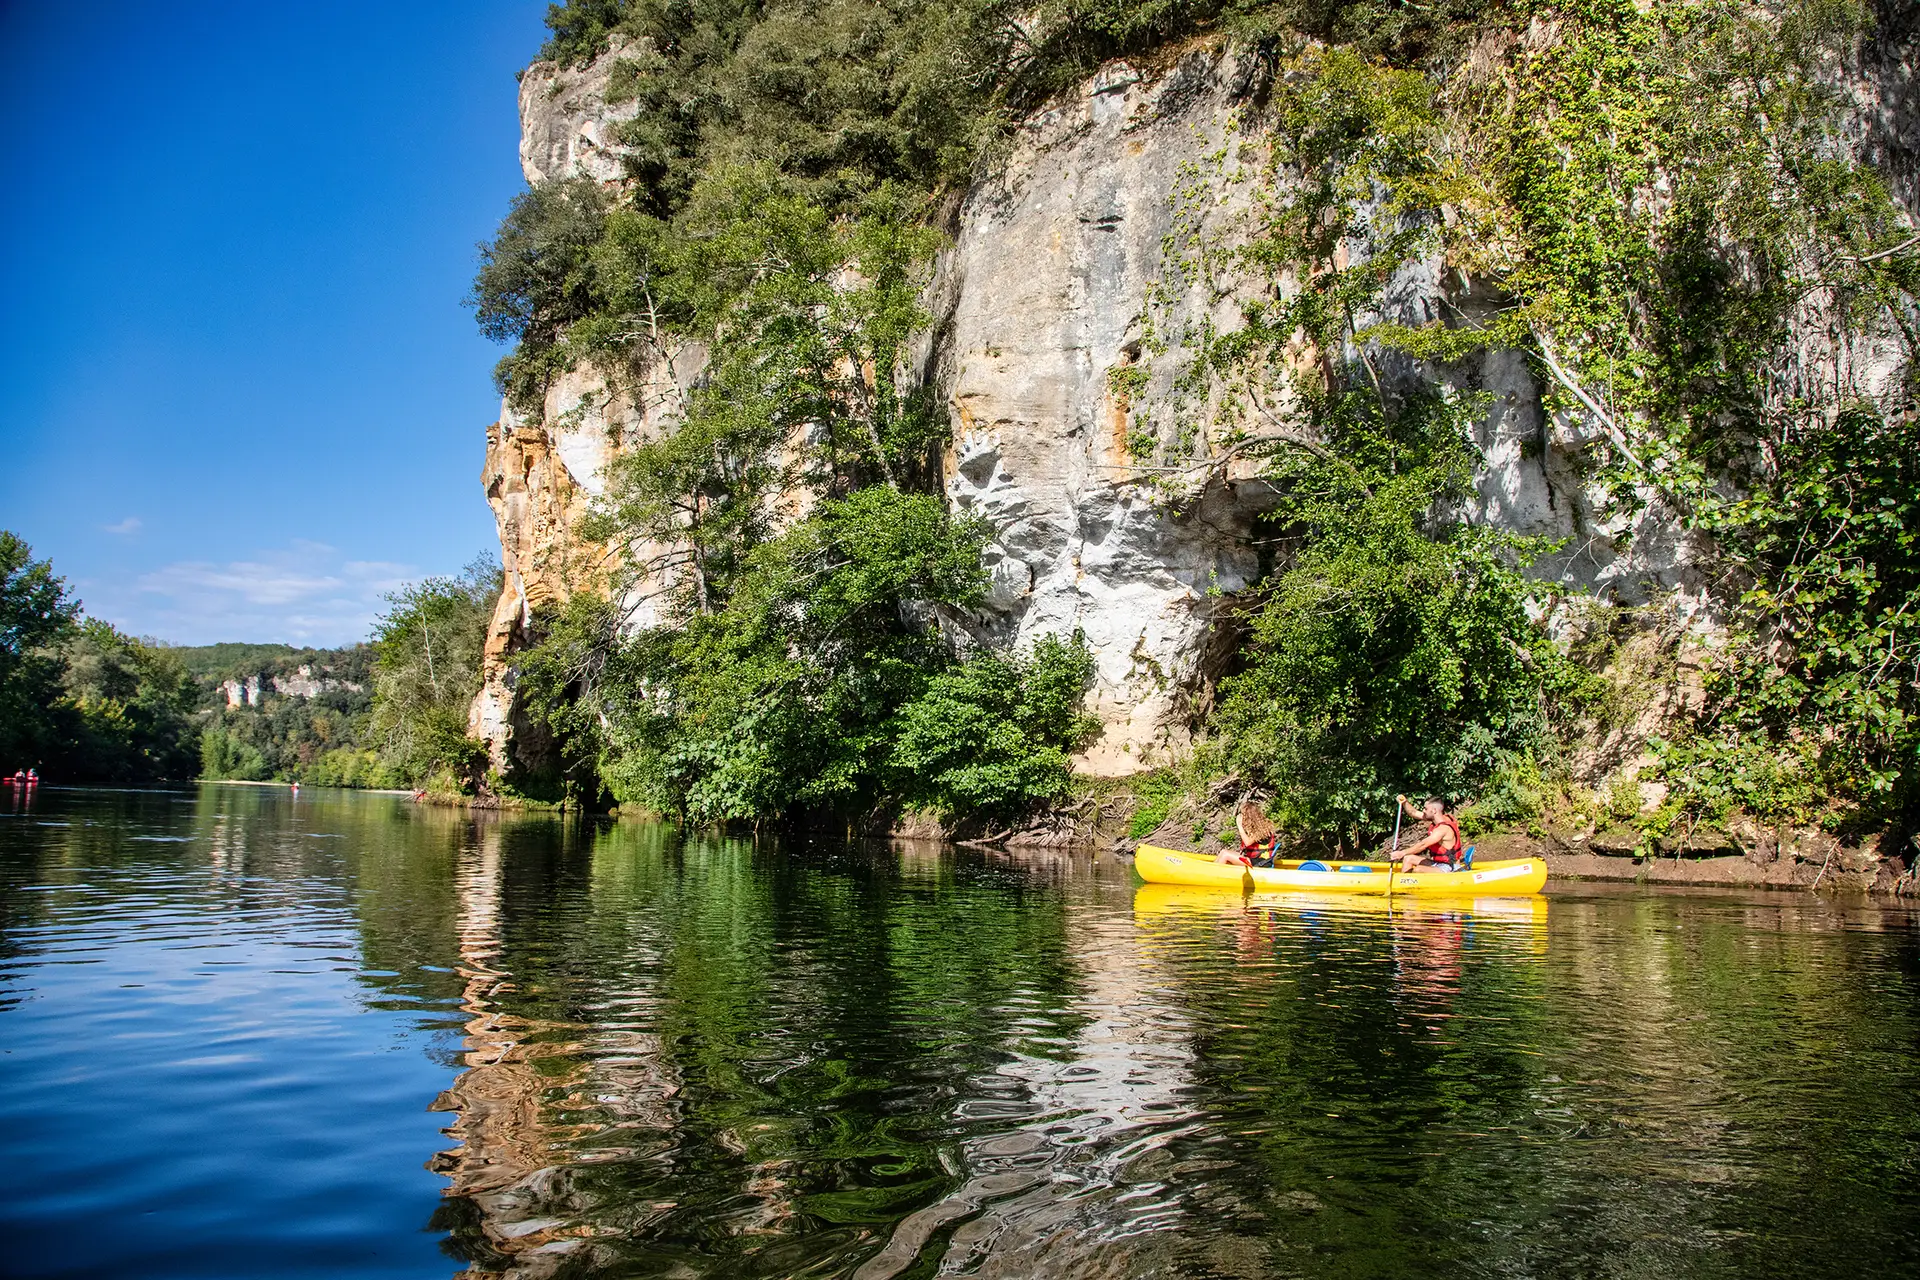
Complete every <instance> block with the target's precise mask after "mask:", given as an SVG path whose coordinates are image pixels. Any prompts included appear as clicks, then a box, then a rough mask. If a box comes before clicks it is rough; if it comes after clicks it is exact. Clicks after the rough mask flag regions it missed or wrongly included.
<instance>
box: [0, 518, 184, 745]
mask: <svg viewBox="0 0 1920 1280" xmlns="http://www.w3.org/2000/svg"><path fill="white" fill-rule="evenodd" d="M192 708H193V687H192V683H191V680H190V678H189V677H188V675H187V672H186V668H185V666H184V665H183V664H182V663H181V662H180V660H179V659H178V658H177V657H175V656H174V655H173V654H172V653H171V652H169V651H168V650H166V649H164V648H161V647H159V646H156V645H153V644H149V643H146V642H144V641H141V640H135V639H133V638H132V637H130V636H126V635H122V634H121V633H120V632H118V631H116V630H115V629H114V628H113V627H111V626H109V625H108V624H107V623H105V622H101V621H99V620H98V619H94V618H86V617H83V616H82V614H81V608H80V602H79V601H78V600H76V599H74V598H73V597H72V596H71V595H70V594H69V592H68V590H67V584H66V582H65V580H64V579H62V578H60V577H59V576H58V575H56V574H55V573H54V572H53V567H52V565H51V564H49V563H48V562H47V561H45V560H35V559H34V558H33V551H32V549H31V548H30V547H28V546H27V544H26V543H25V542H23V541H22V540H21V539H20V538H18V537H16V536H15V535H14V534H12V533H8V532H5V531H0V767H3V768H4V769H5V770H6V772H8V773H12V772H14V771H15V770H16V769H24V768H29V767H32V768H36V769H38V770H39V772H40V774H41V775H42V776H43V777H46V778H48V779H50V780H53V781H58V782H110V783H141V782H156V781H160V780H163V779H170V778H184V777H189V776H191V775H192V773H193V763H194V762H193V756H192V752H191V749H190V747H189V745H188V744H189V742H190V738H191V721H190V719H189V715H190V713H191V711H192Z"/></svg>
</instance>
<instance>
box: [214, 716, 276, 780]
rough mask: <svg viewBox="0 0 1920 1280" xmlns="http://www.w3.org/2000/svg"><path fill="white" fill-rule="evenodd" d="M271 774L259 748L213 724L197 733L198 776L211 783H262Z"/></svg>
mask: <svg viewBox="0 0 1920 1280" xmlns="http://www.w3.org/2000/svg"><path fill="white" fill-rule="evenodd" d="M271 772H272V770H271V769H270V768H269V766H268V764H267V758H266V756H265V755H264V754H263V753H262V752H261V750H260V748H258V747H256V746H254V745H253V744H252V743H250V742H247V741H245V740H243V739H241V738H237V737H235V736H234V735H233V734H232V733H231V732H230V731H229V730H228V727H227V726H226V725H225V724H222V723H219V722H217V721H216V722H215V723H213V724H210V725H208V726H207V727H206V728H205V729H203V730H201V732H200V776H201V777H202V778H207V779H211V780H213V781H226V782H262V781H265V780H266V778H267V777H268V776H270V774H271Z"/></svg>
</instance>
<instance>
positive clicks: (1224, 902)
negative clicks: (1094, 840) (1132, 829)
mask: <svg viewBox="0 0 1920 1280" xmlns="http://www.w3.org/2000/svg"><path fill="white" fill-rule="evenodd" d="M1395 879H1398V877H1397V876H1396V877H1395ZM1398 898H1399V893H1398V892H1397V891H1396V892H1395V894H1394V897H1393V899H1389V898H1387V897H1386V895H1384V894H1381V895H1379V896H1373V895H1369V894H1355V893H1313V892H1311V891H1308V890H1285V891H1281V892H1279V893H1264V892H1256V893H1254V894H1253V895H1252V896H1251V897H1249V896H1247V895H1246V894H1244V893H1243V892H1242V891H1241V890H1240V889H1239V888H1225V889H1218V888H1215V889H1203V888H1199V887H1197V886H1194V885H1185V884H1143V885H1141V886H1140V887H1139V888H1138V889H1136V890H1134V893H1133V911H1134V915H1135V916H1136V917H1142V916H1165V915H1177V914H1180V913H1184V912H1195V913H1206V912H1218V911H1230V912H1234V913H1238V912H1240V911H1243V910H1245V909H1246V908H1247V907H1278V908H1281V909H1292V910H1296V911H1332V912H1337V913H1341V914H1351V915H1380V916H1384V915H1386V914H1388V913H1390V912H1412V913H1413V914H1415V915H1419V914H1421V913H1423V912H1430V911H1436V912H1460V911H1465V912H1468V913H1470V914H1471V915H1473V916H1475V917H1485V918H1488V919H1497V920H1511V921H1515V922H1528V923H1534V924H1539V923H1544V922H1545V920H1546V918H1547V900H1546V898H1545V897H1543V896H1542V895H1540V894H1537V893H1535V894H1529V895H1527V896H1525V897H1518V898H1492V897H1471V896H1466V895H1461V896H1448V897H1442V896H1441V895H1439V894H1434V893H1428V894H1422V895H1419V896H1418V897H1417V898H1411V899H1409V900H1407V901H1406V902H1400V901H1398Z"/></svg>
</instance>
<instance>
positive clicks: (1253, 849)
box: [1214, 800, 1280, 867]
mask: <svg viewBox="0 0 1920 1280" xmlns="http://www.w3.org/2000/svg"><path fill="white" fill-rule="evenodd" d="M1233 825H1234V826H1235V827H1236V828H1237V829H1238V830H1239V832H1240V847H1239V848H1238V849H1222V850H1221V851H1220V856H1219V857H1217V858H1215V859H1214V861H1215V862H1237V863H1239V864H1240V865H1241V866H1243V867H1270V866H1272V865H1273V859H1274V854H1275V851H1276V848H1277V846H1278V844H1279V835H1280V833H1279V831H1277V830H1276V829H1275V828H1274V825H1273V823H1272V821H1271V820H1270V819H1269V818H1268V817H1267V815H1266V814H1264V813H1262V812H1260V806H1259V805H1257V804H1255V803H1254V802H1253V801H1251V800H1242V801H1241V802H1240V812H1239V813H1238V814H1237V815H1236V816H1235V817H1234V820H1233Z"/></svg>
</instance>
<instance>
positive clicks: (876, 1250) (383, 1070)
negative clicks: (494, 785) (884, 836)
mask: <svg viewBox="0 0 1920 1280" xmlns="http://www.w3.org/2000/svg"><path fill="white" fill-rule="evenodd" d="M7 799H9V797H8V795H7V793H5V792H3V791H0V803H4V802H5V801H6V800H7ZM0 1156H3V1157H4V1158H3V1159H0V1222H3V1224H4V1228H5V1236H4V1238H5V1240H6V1245H5V1253H4V1258H3V1260H0V1272H4V1273H6V1274H8V1275H19V1276H28V1275H33V1276H55V1275H73V1276H107V1275H112V1276H136V1275H137V1276H195V1277H205V1276H294V1275H314V1276H343V1275H353V1276H384V1275H393V1276H423V1277H428V1276H432V1277H451V1276H454V1275H456V1274H459V1275H463V1276H467V1277H479V1276H489V1275H512V1276H529V1277H531V1276H553V1277H576V1276H580V1277H584V1276H599V1275H632V1276H675V1277H695V1276H715V1277H736V1276H738V1277H748V1276H768V1277H772V1276H846V1277H857V1278H858V1280H883V1278H892V1277H926V1276H934V1275H950V1274H964V1275H975V1276H1006V1277H1013V1276H1020V1277H1026V1276H1060V1277H1074V1278H1076V1280H1078V1278H1080V1277H1134V1276H1168V1277H1175V1276H1178V1277H1212V1278H1229V1277H1265V1276H1303V1277H1354V1278H1356V1280H1357V1278H1359V1277H1386V1276H1596V1277H1597V1276H1607V1277H1630V1276H1646V1277H1672V1276H1761V1275H1765V1276H1791V1275H1806V1276H1816V1275H1817V1276H1846V1277H1849V1278H1850V1280H1852V1278H1858V1277H1865V1276H1901V1277H1912V1276H1914V1275H1916V1274H1920V922H1917V921H1916V917H1915V916H1914V915H1913V914H1911V913H1909V912H1907V911H1904V910H1901V909H1897V908H1891V907H1887V908H1882V907H1877V906H1874V905H1871V904H1868V903H1865V902H1836V901H1833V900H1822V899H1817V898H1812V897H1805V896H1768V897H1756V896H1752V895H1747V896H1739V895H1731V894H1719V893H1702V892H1696V893H1689V894H1678V893H1672V892H1667V893H1660V894H1653V893H1644V892H1640V891H1637V890H1627V889H1614V890H1607V889H1603V888H1597V887H1591V886H1587V887H1582V886H1573V885H1566V886H1558V885H1556V886H1554V887H1553V891H1552V893H1551V895H1550V896H1549V897H1548V898H1547V899H1543V900H1535V901H1533V902H1527V901H1520V902H1518V903H1515V902H1500V901H1495V900H1489V901H1485V902H1482V903H1479V904H1476V905H1475V906H1474V907H1473V908H1472V909H1466V908H1456V909H1446V910H1443V909H1435V908H1432V907H1414V908H1412V909H1404V904H1402V906H1401V907H1397V908H1396V909H1395V910H1394V911H1393V912H1392V913H1391V914H1389V913H1388V912H1387V911H1386V910H1385V908H1384V904H1367V903H1358V902H1357V903H1353V904H1348V905H1342V904H1340V903H1339V902H1338V901H1337V900H1336V901H1328V902H1318V903H1313V902H1308V903H1293V904H1285V905H1266V906H1256V907H1254V908H1251V909H1249V908H1245V907H1243V906H1242V905H1241V904H1240V903H1239V902H1238V901H1237V900H1222V899H1220V898H1217V897H1208V896H1204V895H1181V894H1177V893H1168V894H1157V895H1156V894H1155V893H1154V892H1152V891H1147V890H1139V891H1136V888H1135V885H1134V883H1133V880H1132V876H1131V871H1130V869H1129V868H1128V867H1127V865H1126V864H1125V863H1124V862H1121V861H1117V860H1113V859H1105V860H1101V861H1097V862H1094V861H1089V860H1087V859H1085V858H1084V857H1083V858H1077V859H1067V858H1064V857H1057V856H1046V857H1041V858H1037V859H1032V860H1017V859H1010V858H1006V857H1000V856H992V855H983V854H978V853H971V852H966V851H960V852H954V851H951V850H935V849H919V848H914V849H900V848H888V847H885V846H883V845H865V846H850V845H847V844H844V843H831V842H827V843H804V844H803V843H788V844H784V845H781V844H773V843H768V842H761V843H753V842H748V841H742V840H726V839H716V838H705V837H694V838H686V839H682V838H681V837H680V836H679V835H677V834H675V833H674V832H672V831H671V830H668V829H665V828H661V827H654V826H644V825H639V824H633V823H624V824H622V823H597V824H596V823H593V822H562V821H557V820H552V819H544V818H541V819H533V818H523V819H515V818H494V817H478V818H476V817H472V816H469V815H466V814H460V813H455V812H451V811H447V810H440V809H425V808H416V807H414V806H413V805H411V804H409V803H407V802H406V801H405V800H404V799H402V798H398V797H391V796H368V795H355V794H351V793H342V792H310V793H308V794H305V795H302V796H300V797H299V798H298V799H297V800H296V799H293V798H292V797H290V796H289V795H288V794H287V793H286V792H285V791H284V790H279V789H271V790H270V789H266V788H257V787H239V786H208V787H203V788H201V789H200V790H199V791H198V792H197V793H196V792H180V793H160V792H147V793H136V792H81V791H59V790H46V791H43V792H41V793H40V795H39V796H37V797H36V799H35V802H34V804H33V806H32V810H31V811H29V812H24V813H21V812H16V813H13V814H11V815H10V816H6V817H4V818H0Z"/></svg>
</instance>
